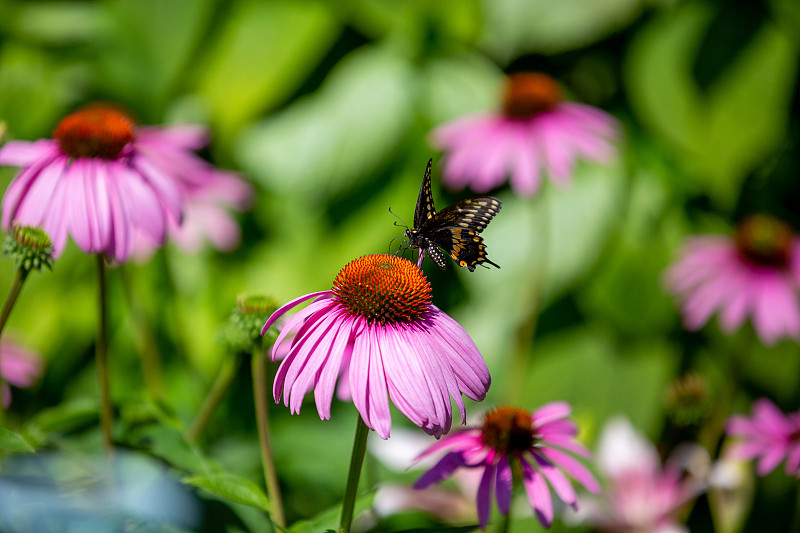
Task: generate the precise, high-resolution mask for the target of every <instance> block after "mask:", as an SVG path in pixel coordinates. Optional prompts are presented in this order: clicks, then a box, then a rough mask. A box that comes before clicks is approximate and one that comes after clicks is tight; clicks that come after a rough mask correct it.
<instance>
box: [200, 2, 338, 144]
mask: <svg viewBox="0 0 800 533" xmlns="http://www.w3.org/2000/svg"><path fill="white" fill-rule="evenodd" d="M231 9H232V10H231V12H230V13H229V14H228V15H227V16H226V18H225V19H224V20H225V24H224V26H223V27H222V28H221V29H220V31H219V35H218V37H217V38H216V40H215V41H214V42H213V43H212V44H211V48H210V51H209V53H208V54H207V56H206V57H205V58H204V59H203V60H202V63H201V64H202V68H200V70H199V71H198V75H199V81H198V84H199V86H198V90H199V94H200V95H201V96H202V97H203V98H204V99H205V100H206V102H207V104H208V106H209V107H210V111H211V116H212V121H213V122H214V124H215V125H216V126H217V127H218V128H219V132H220V135H221V137H222V139H221V140H222V141H223V142H224V143H228V142H231V141H232V140H233V136H234V135H235V134H236V133H237V132H238V129H239V128H240V127H241V126H242V125H243V124H246V123H247V122H248V121H250V120H252V119H253V118H254V117H255V116H257V115H258V114H259V113H261V112H263V111H265V110H267V109H270V108H271V107H273V106H275V105H276V104H278V103H280V102H281V101H282V100H283V99H284V98H286V97H287V96H288V95H289V94H291V92H292V91H294V90H296V89H297V87H298V86H299V84H300V83H302V81H303V80H304V79H305V77H306V76H307V75H308V73H309V72H310V71H311V69H312V68H313V67H314V65H315V64H316V62H317V61H318V60H319V59H320V57H321V55H322V54H323V53H324V52H325V51H326V50H327V48H328V47H329V46H330V44H331V43H332V41H333V39H334V38H335V37H336V35H337V33H338V27H337V23H336V20H335V18H334V16H333V14H332V13H331V11H330V9H329V7H328V6H327V4H326V3H324V2H315V1H305V2H293V1H287V0H281V1H272V2H262V1H258V0H246V1H243V2H237V3H235V4H234V5H232V6H231Z"/></svg>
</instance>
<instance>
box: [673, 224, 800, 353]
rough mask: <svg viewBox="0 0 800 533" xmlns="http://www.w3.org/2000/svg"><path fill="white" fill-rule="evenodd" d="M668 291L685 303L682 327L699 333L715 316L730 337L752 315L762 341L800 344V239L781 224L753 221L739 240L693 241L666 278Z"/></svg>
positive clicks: (706, 238) (738, 234)
mask: <svg viewBox="0 0 800 533" xmlns="http://www.w3.org/2000/svg"><path fill="white" fill-rule="evenodd" d="M666 282H667V285H668V287H669V288H670V289H671V290H672V291H674V292H675V293H677V294H678V296H679V297H680V299H681V300H682V303H683V317H684V324H685V325H686V327H687V328H689V329H692V330H696V329H700V328H701V327H702V326H703V325H704V324H705V323H706V322H708V320H709V319H710V318H711V315H712V314H713V313H714V312H715V311H719V312H720V327H721V328H722V330H723V331H724V332H726V333H731V332H733V331H735V330H737V329H739V328H740V327H741V326H742V324H743V323H744V321H745V319H746V318H747V316H748V315H751V316H752V319H753V326H754V328H755V331H756V333H757V334H758V336H759V337H760V338H761V340H762V341H763V342H764V343H765V344H767V345H771V344H775V343H776V342H777V341H778V339H780V338H782V337H791V338H793V339H795V340H800V302H798V293H800V239H798V238H797V237H795V236H794V235H793V234H792V231H791V230H790V229H789V227H788V226H787V225H786V224H784V223H783V222H781V221H779V220H777V219H775V218H773V217H770V216H767V215H755V216H751V217H749V218H747V219H745V220H744V221H742V222H741V223H740V225H739V226H738V228H737V232H736V236H735V238H730V237H725V236H702V237H694V238H693V239H691V240H690V241H689V242H688V243H687V245H686V247H685V248H684V251H683V255H682V257H681V258H680V259H679V260H678V261H677V262H676V263H675V264H674V265H672V266H671V267H670V268H669V270H668V271H667V274H666Z"/></svg>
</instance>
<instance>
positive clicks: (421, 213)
mask: <svg viewBox="0 0 800 533" xmlns="http://www.w3.org/2000/svg"><path fill="white" fill-rule="evenodd" d="M432 161H433V160H432V159H429V160H428V167H427V168H426V169H425V176H424V177H423V178H422V187H421V188H420V190H419V197H417V207H416V209H415V211H414V227H413V228H409V229H407V230H406V233H405V235H406V237H408V245H409V247H411V248H419V249H420V250H421V253H425V252H427V254H428V256H429V257H430V258H431V259H432V260H433V262H434V263H436V264H437V265H439V268H442V269H443V268H445V265H446V264H447V259H446V257H445V254H444V253H442V251H441V250H440V249H439V248H442V250H444V251H445V252H446V254H447V255H449V256H450V257H452V258H453V259H455V261H456V263H458V266H462V267H467V268H468V269H469V271H470V272H473V271H474V270H475V267H476V266H477V265H480V264H482V263H489V264H490V265H494V266H496V267H497V268H500V265H498V264H496V263H493V262H491V261H490V260H489V258H488V257H486V245H485V244H483V239H482V238H481V237H480V236H479V235H478V234H479V233H480V232H481V231H483V230H484V229H485V228H486V225H487V224H489V221H490V220H492V218H494V216H495V215H496V214H497V213H498V211H500V207H501V205H502V204H501V203H500V200H498V199H497V198H493V197H491V196H477V197H475V198H470V199H468V200H461V201H460V202H457V203H455V204H453V205H449V206H447V207H445V208H444V209H442V210H441V211H439V212H438V213H437V212H436V208H435V207H434V205H433V194H432V193H431V163H432Z"/></svg>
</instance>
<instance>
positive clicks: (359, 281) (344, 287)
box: [333, 254, 431, 325]
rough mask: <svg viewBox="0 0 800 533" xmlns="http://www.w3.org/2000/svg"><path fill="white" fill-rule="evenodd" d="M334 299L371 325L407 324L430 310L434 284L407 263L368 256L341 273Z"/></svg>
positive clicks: (387, 257) (359, 259)
mask: <svg viewBox="0 0 800 533" xmlns="http://www.w3.org/2000/svg"><path fill="white" fill-rule="evenodd" d="M333 298H334V299H335V300H337V301H339V302H340V303H341V304H342V305H344V306H345V307H346V308H347V309H349V310H350V311H351V312H352V313H353V314H355V315H359V316H362V317H364V318H366V319H367V321H369V322H370V323H380V324H384V325H385V324H397V323H401V324H407V323H409V322H414V321H416V320H419V319H421V318H423V317H424V315H425V314H426V313H427V312H428V310H429V309H430V305H431V284H430V283H429V282H428V280H427V279H426V278H425V275H424V274H423V273H422V271H421V270H420V269H419V268H417V267H416V266H415V265H414V264H413V263H411V262H410V261H408V260H407V259H403V258H401V257H395V256H393V255H384V254H377V255H365V256H363V257H360V258H358V259H356V260H355V261H352V262H350V263H348V264H347V265H345V267H344V268H343V269H342V270H341V271H339V274H338V275H337V276H336V280H335V281H334V282H333Z"/></svg>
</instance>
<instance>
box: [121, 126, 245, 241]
mask: <svg viewBox="0 0 800 533" xmlns="http://www.w3.org/2000/svg"><path fill="white" fill-rule="evenodd" d="M208 141H209V139H208V133H207V131H206V130H205V129H204V128H202V127H198V126H175V127H170V128H154V127H142V128H139V129H138V130H137V135H136V141H135V146H136V149H137V150H138V151H139V152H140V153H141V154H142V155H143V156H144V157H146V158H147V159H148V160H149V161H151V162H152V163H153V165H154V166H155V167H156V168H158V169H159V171H160V172H162V173H163V174H164V175H167V176H170V177H172V179H174V180H176V181H177V184H178V187H179V188H180V191H181V194H182V196H183V200H184V212H183V220H182V221H181V220H180V219H179V218H176V217H173V216H168V217H167V229H168V235H169V237H170V238H171V239H172V240H174V241H175V242H176V243H177V244H178V246H179V247H181V248H183V249H184V250H186V251H189V252H195V251H197V250H199V249H200V247H201V246H202V245H203V243H204V242H205V241H206V240H208V241H210V243H211V244H212V245H213V246H214V247H215V248H216V249H218V250H222V251H229V250H232V249H233V248H235V247H236V246H237V245H238V244H239V241H240V240H241V229H240V228H239V224H238V223H237V222H236V220H235V219H234V218H233V217H232V216H231V214H230V213H229V211H231V210H233V211H243V210H245V209H246V208H247V207H248V206H249V205H250V201H251V199H252V196H253V188H252V187H251V186H250V184H249V183H247V182H246V181H244V180H243V179H241V178H240V177H239V176H238V175H237V174H235V173H233V172H225V171H221V170H218V169H216V168H214V166H212V165H211V164H210V163H208V162H207V161H205V160H203V159H201V158H199V157H197V156H196V155H195V154H194V151H195V150H199V149H201V148H203V147H205V146H206V145H207V144H208ZM142 237H143V238H142V239H141V241H140V242H138V243H136V248H137V255H139V254H140V255H145V254H146V253H147V252H148V251H149V249H153V248H157V247H158V245H159V244H158V243H157V242H155V243H153V242H147V240H146V236H144V235H143V236H142Z"/></svg>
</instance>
